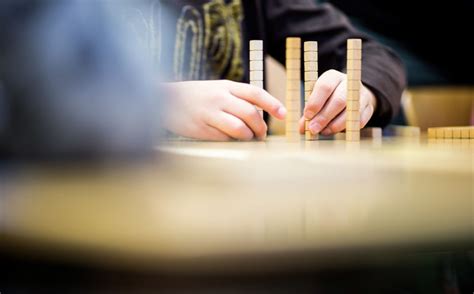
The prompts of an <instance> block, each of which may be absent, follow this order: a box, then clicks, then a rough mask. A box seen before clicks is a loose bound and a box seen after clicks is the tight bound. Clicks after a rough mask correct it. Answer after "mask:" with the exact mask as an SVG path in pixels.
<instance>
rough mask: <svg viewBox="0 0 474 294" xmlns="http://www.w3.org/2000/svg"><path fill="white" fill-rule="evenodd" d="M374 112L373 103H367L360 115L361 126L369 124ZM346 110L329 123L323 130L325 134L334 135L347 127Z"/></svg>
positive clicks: (322, 132)
mask: <svg viewBox="0 0 474 294" xmlns="http://www.w3.org/2000/svg"><path fill="white" fill-rule="evenodd" d="M373 114H374V107H373V106H372V105H371V104H367V105H366V107H365V108H364V110H363V111H361V116H360V128H363V127H365V126H366V125H367V123H368V122H369V120H370V118H371V117H372V115H373ZM346 116H347V115H346V111H343V112H341V113H340V114H339V115H338V116H337V117H336V118H335V119H333V120H332V121H331V123H329V125H328V126H327V127H326V128H324V129H323V130H322V131H321V134H322V135H324V136H329V135H333V134H336V133H339V132H341V131H343V130H344V129H345V128H346Z"/></svg>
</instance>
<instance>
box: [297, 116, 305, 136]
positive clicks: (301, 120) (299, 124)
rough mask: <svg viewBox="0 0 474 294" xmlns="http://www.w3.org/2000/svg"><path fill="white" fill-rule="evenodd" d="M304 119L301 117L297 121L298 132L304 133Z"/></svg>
mask: <svg viewBox="0 0 474 294" xmlns="http://www.w3.org/2000/svg"><path fill="white" fill-rule="evenodd" d="M305 121H306V119H305V118H304V116H303V117H301V118H300V121H299V122H298V126H299V130H300V134H304V131H305V125H304V124H305Z"/></svg>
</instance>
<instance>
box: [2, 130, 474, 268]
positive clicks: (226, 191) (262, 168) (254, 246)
mask: <svg viewBox="0 0 474 294" xmlns="http://www.w3.org/2000/svg"><path fill="white" fill-rule="evenodd" d="M473 154H474V141H473V140H445V141H442V140H437V141H428V140H427V139H425V138H424V137H422V138H421V139H420V138H383V139H381V140H373V139H364V140H362V141H361V142H360V143H346V142H345V141H342V140H326V141H314V142H305V141H301V142H287V141H286V139H285V138H283V137H270V138H268V139H267V140H266V141H265V142H222V143H213V142H198V141H190V140H170V141H167V142H165V143H164V144H163V145H161V146H160V147H157V158H156V159H153V160H150V161H149V162H147V163H140V164H126V165H125V164H110V165H101V166H98V165H95V166H84V165H83V166H74V167H71V166H68V167H64V166H54V167H52V166H48V167H45V166H41V167H27V168H22V169H15V170H14V171H10V172H4V173H3V175H2V180H1V182H0V183H2V186H3V188H2V194H3V195H2V197H0V207H2V209H1V214H2V215H1V217H0V234H2V235H3V236H4V238H3V239H4V241H5V242H1V243H3V245H2V244H0V249H2V250H13V251H21V250H26V251H28V252H41V254H48V256H60V257H61V258H68V259H76V260H81V261H84V260H85V261H87V262H91V263H114V264H122V265H127V266H130V265H133V266H140V267H143V266H145V267H146V266H153V267H156V266H158V267H161V268H164V269H170V268H180V269H183V268H192V269H203V268H212V269H221V268H235V267H239V268H247V269H248V268H252V269H255V268H270V267H272V268H273V267H278V266H287V265H289V264H292V263H299V264H301V263H305V264H309V265H314V264H319V265H324V264H327V263H329V262H331V263H334V262H335V258H334V257H341V256H342V257H343V259H344V260H353V258H354V257H358V256H362V255H364V256H367V255H370V253H375V252H377V253H378V256H380V253H381V252H382V253H383V252H420V251H423V250H425V251H426V250H449V249H451V248H454V247H457V246H471V245H472V244H473V241H474V171H473V169H474V160H473V159H474V157H473ZM256 260H258V261H259V262H256ZM329 260H330V261H329Z"/></svg>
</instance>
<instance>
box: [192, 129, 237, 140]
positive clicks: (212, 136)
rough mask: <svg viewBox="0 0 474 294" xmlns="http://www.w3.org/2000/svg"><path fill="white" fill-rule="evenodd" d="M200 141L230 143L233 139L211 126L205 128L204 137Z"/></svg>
mask: <svg viewBox="0 0 474 294" xmlns="http://www.w3.org/2000/svg"><path fill="white" fill-rule="evenodd" d="M198 139H201V140H209V141H229V140H230V139H231V137H229V136H228V135H226V134H225V133H223V132H221V131H219V130H218V129H216V128H214V127H212V126H210V125H206V126H205V127H203V134H202V136H201V137H200V138H198Z"/></svg>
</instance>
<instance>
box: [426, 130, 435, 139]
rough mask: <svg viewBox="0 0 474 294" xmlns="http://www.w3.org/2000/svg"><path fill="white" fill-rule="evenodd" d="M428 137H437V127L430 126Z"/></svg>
mask: <svg viewBox="0 0 474 294" xmlns="http://www.w3.org/2000/svg"><path fill="white" fill-rule="evenodd" d="M428 138H430V139H436V129H435V128H428Z"/></svg>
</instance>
